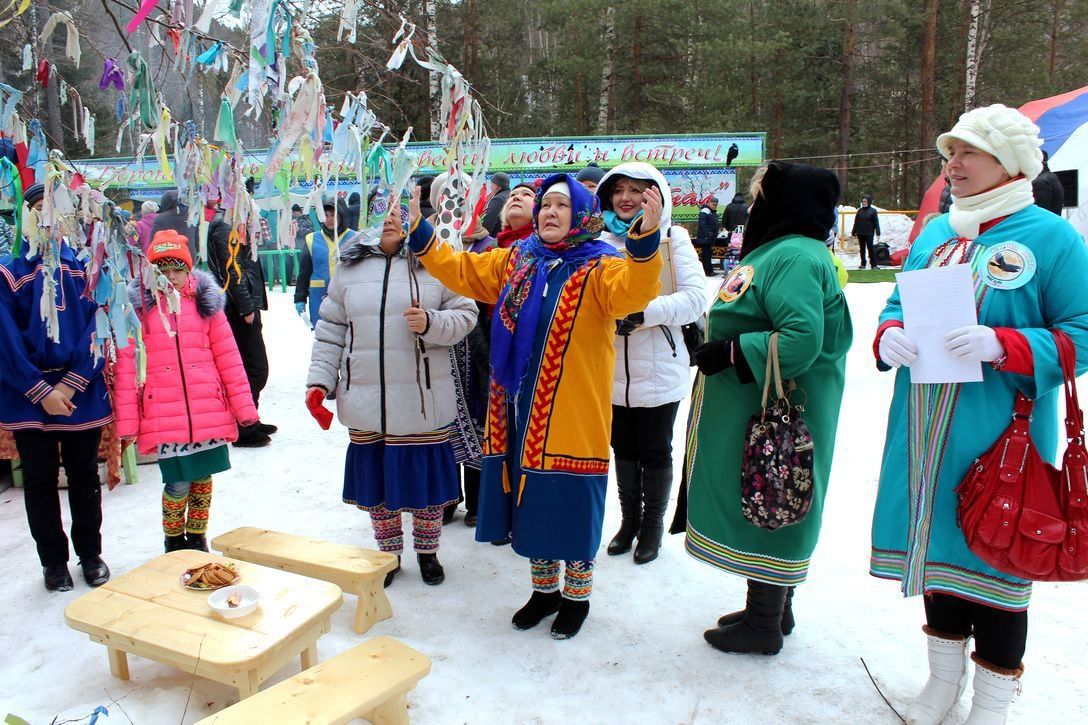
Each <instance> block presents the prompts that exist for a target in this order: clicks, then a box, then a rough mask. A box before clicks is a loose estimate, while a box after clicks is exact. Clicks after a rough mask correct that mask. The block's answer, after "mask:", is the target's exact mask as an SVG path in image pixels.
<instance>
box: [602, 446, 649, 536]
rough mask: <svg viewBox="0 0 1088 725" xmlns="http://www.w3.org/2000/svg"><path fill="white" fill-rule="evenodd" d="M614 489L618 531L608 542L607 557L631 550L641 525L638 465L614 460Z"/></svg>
mask: <svg viewBox="0 0 1088 725" xmlns="http://www.w3.org/2000/svg"><path fill="white" fill-rule="evenodd" d="M616 488H617V489H619V494H620V515H621V516H622V517H623V519H622V521H621V522H620V530H619V531H617V532H616V535H615V536H613V537H612V541H610V542H608V555H609V556H617V555H619V554H626V553H627V552H628V551H630V550H631V544H632V542H634V540H635V536H636V535H637V534H638V529H639V526H641V525H642V481H641V475H640V470H639V467H638V463H636V462H635V461H622V460H620V459H618V458H617V459H616Z"/></svg>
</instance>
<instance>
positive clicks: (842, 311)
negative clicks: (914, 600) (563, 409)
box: [686, 161, 853, 654]
mask: <svg viewBox="0 0 1088 725" xmlns="http://www.w3.org/2000/svg"><path fill="white" fill-rule="evenodd" d="M752 194H753V197H754V199H755V201H754V202H753V204H752V209H751V215H750V217H749V219H748V225H747V226H746V227H745V229H744V243H743V246H742V248H741V257H740V263H739V264H738V265H737V267H736V268H735V269H734V270H733V271H732V272H731V273H730V274H729V275H728V276H727V277H726V279H725V281H724V282H723V283H722V286H721V289H720V290H719V292H718V296H717V298H716V299H715V300H714V302H713V305H712V306H711V309H710V315H709V323H708V328H707V340H708V341H707V342H706V343H705V344H703V345H702V346H701V347H700V348H699V349H697V350H696V352H695V359H696V363H697V364H698V366H699V371H700V372H701V373H702V375H701V376H700V377H699V379H698V380H697V381H696V388H695V393H694V395H693V399H692V414H691V418H690V420H691V425H690V428H689V432H688V466H689V468H688V472H687V473H688V476H687V480H688V482H689V483H688V524H687V541H686V546H687V550H688V553H690V554H691V555H692V556H694V557H695V558H696V559H699V560H700V561H703V562H706V563H707V564H710V565H711V566H714V567H717V568H718V569H721V570H722V571H726V572H729V573H731V574H737V575H739V576H743V577H745V578H747V579H748V597H747V603H746V605H745V608H744V610H743V611H740V612H735V613H733V614H729V615H726V616H724V617H722V618H721V619H720V620H719V622H718V627H717V628H715V629H710V630H707V632H706V633H705V635H704V636H705V638H706V640H707V642H709V643H710V644H711V645H713V646H714V647H716V648H717V649H720V650H722V651H724V652H763V653H765V654H776V653H777V652H778V651H779V650H780V649H781V648H782V636H783V634H788V633H789V632H790V631H791V630H792V629H793V614H792V609H791V607H790V599H792V594H793V587H794V586H795V585H797V584H800V583H801V582H803V581H804V580H805V576H806V575H807V573H808V563H809V558H810V557H811V556H812V550H813V549H814V548H815V547H816V539H817V538H818V537H819V534H820V518H821V515H822V513H823V503H824V495H825V493H826V492H827V478H828V474H829V472H830V470H831V456H832V452H833V451H834V449H835V429H836V425H837V423H838V419H839V405H840V403H841V402H842V392H843V385H844V378H845V363H846V351H847V350H848V349H849V348H850V342H851V340H852V339H853V332H852V328H851V325H850V311H849V310H848V309H847V306H846V298H845V297H844V296H843V293H842V288H841V287H840V285H839V281H838V276H837V274H836V271H835V265H834V264H833V263H832V261H831V258H830V257H829V256H828V254H827V249H826V248H825V247H824V241H823V240H825V239H826V238H827V235H828V230H830V228H831V225H832V223H834V220H835V219H834V216H835V212H834V208H835V204H836V202H837V201H838V197H839V181H838V179H837V178H836V177H835V175H834V174H833V173H831V172H830V171H828V170H826V169H818V168H815V167H811V166H806V165H804V164H790V163H786V162H782V161H772V162H771V163H770V164H769V165H768V166H766V167H765V168H764V169H761V170H760V171H759V172H757V173H756V176H755V178H754V179H753V182H752ZM772 332H777V333H778V337H779V339H778V352H779V360H780V364H781V372H782V378H783V379H784V380H785V379H793V380H795V381H796V383H797V386H798V387H799V388H800V389H801V390H803V391H804V393H803V395H804V396H805V397H806V398H807V401H806V403H805V406H804V419H805V423H806V424H807V426H808V428H809V431H810V432H811V434H812V440H813V445H814V452H815V455H814V458H815V463H814V471H813V473H814V475H813V479H814V480H813V484H814V495H813V501H812V508H811V510H810V511H809V513H808V515H807V516H806V517H805V518H804V519H803V520H802V521H800V522H799V523H797V524H793V525H790V526H784V527H782V528H779V529H777V530H774V531H770V530H766V529H762V528H759V527H757V526H755V525H753V524H751V523H749V522H748V520H747V519H746V518H745V517H744V515H743V513H742V512H741V496H740V490H741V480H740V472H741V456H742V453H743V448H744V438H745V429H746V427H747V424H748V419H749V418H750V417H751V416H752V415H754V414H756V413H758V412H759V410H760V399H761V396H762V392H763V383H764V377H765V371H766V365H767V345H768V340H769V338H770V335H771V333H772ZM797 394H799V393H795V394H794V395H797Z"/></svg>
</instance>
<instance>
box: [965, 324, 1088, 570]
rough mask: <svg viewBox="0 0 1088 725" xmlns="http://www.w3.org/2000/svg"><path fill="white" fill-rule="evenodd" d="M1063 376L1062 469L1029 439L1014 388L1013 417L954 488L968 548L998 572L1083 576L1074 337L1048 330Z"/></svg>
mask: <svg viewBox="0 0 1088 725" xmlns="http://www.w3.org/2000/svg"><path fill="white" fill-rule="evenodd" d="M1052 333H1053V335H1054V342H1055V344H1056V345H1057V348H1058V359H1059V360H1060V361H1061V366H1062V374H1063V376H1064V378H1065V383H1064V387H1065V410H1066V417H1065V437H1066V439H1067V441H1068V447H1067V448H1066V449H1065V456H1064V457H1063V459H1062V468H1061V470H1060V471H1059V470H1058V469H1056V468H1054V466H1052V465H1050V464H1049V463H1047V462H1046V461H1044V460H1043V459H1042V457H1041V456H1040V455H1039V452H1038V450H1037V449H1036V447H1035V443H1034V441H1032V439H1031V429H1030V427H1031V411H1032V407H1033V402H1032V401H1031V400H1030V399H1029V398H1027V397H1026V396H1025V395H1024V394H1023V393H1020V392H1017V394H1016V402H1015V404H1014V406H1013V408H1014V410H1013V416H1012V423H1010V424H1009V427H1008V428H1006V429H1005V432H1004V433H1002V434H1001V437H999V438H998V439H997V441H996V442H995V443H994V444H993V445H992V446H990V448H989V450H987V451H986V452H985V453H984V454H982V456H981V457H979V458H977V459H976V460H975V462H974V464H972V466H971V471H970V472H969V473H968V474H967V477H966V478H964V479H963V482H962V483H960V485H959V486H958V487H957V488H956V495H957V497H958V498H959V506H958V509H957V511H956V517H957V520H958V523H959V525H960V528H962V529H963V534H964V536H965V537H966V539H967V546H968V548H970V549H971V551H972V552H974V553H975V554H976V555H977V556H978V557H979V558H980V559H982V560H983V561H985V562H986V563H987V564H989V565H990V566H992V567H994V568H995V569H997V570H998V571H1003V572H1005V573H1007V574H1012V575H1013V576H1017V577H1020V578H1021V579H1030V580H1035V581H1077V580H1080V579H1088V543H1086V542H1083V541H1081V539H1083V538H1085V536H1088V451H1085V447H1084V413H1083V412H1082V411H1081V409H1080V403H1079V401H1078V400H1077V385H1076V359H1077V351H1076V348H1075V347H1074V346H1073V341H1072V340H1071V339H1070V338H1069V336H1068V335H1066V334H1065V333H1064V332H1061V331H1060V330H1052Z"/></svg>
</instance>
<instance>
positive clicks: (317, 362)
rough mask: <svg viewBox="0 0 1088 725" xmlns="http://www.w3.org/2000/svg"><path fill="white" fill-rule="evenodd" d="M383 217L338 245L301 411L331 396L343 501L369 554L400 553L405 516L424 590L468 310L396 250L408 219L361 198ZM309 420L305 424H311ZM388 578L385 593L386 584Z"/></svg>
mask: <svg viewBox="0 0 1088 725" xmlns="http://www.w3.org/2000/svg"><path fill="white" fill-rule="evenodd" d="M369 203H370V205H371V206H370V214H371V215H380V216H381V217H384V218H385V223H384V226H383V227H382V234H381V238H380V240H379V243H378V244H377V245H374V244H369V243H366V240H365V239H364V238H363V235H361V234H354V235H352V237H350V238H349V239H348V240H346V241H345V243H344V246H343V248H342V249H341V251H340V265H339V267H338V269H337V271H336V276H335V277H334V278H333V280H332V284H331V285H330V286H329V296H328V297H327V298H326V300H325V302H324V304H322V305H321V318H320V320H319V321H318V323H317V332H316V334H315V338H314V347H313V353H312V356H311V360H310V372H309V375H308V377H307V381H306V387H307V391H306V399H307V407H309V408H311V409H315V408H316V407H319V406H321V402H322V401H323V400H324V399H325V398H326V397H328V396H329V394H330V393H333V392H334V391H335V393H336V411H337V415H338V416H339V418H340V422H341V423H343V424H344V425H345V426H346V427H347V428H348V429H349V431H350V436H351V443H350V444H349V446H348V452H347V462H346V464H345V472H344V489H343V500H344V502H345V503H349V504H351V505H353V506H358V507H359V508H360V509H363V510H364V511H369V512H370V520H371V523H373V525H374V537H375V539H377V542H378V548H379V549H381V550H382V551H385V552H389V553H393V554H396V555H397V557H398V561H399V557H400V555H401V552H402V551H403V547H404V543H403V533H402V528H401V513H403V512H411V513H412V528H413V532H412V534H413V539H414V544H415V551H416V559H417V560H418V562H419V569H420V574H421V575H422V577H423V582H424V583H425V584H431V585H435V584H441V583H442V582H443V581H444V580H445V572H444V570H443V568H442V565H441V563H439V561H438V541H439V537H440V536H441V533H442V508H443V507H444V506H445V505H446V504H448V503H450V502H453V501H456V500H457V498H458V494H459V485H458V481H457V462H456V459H455V453H454V450H453V444H452V443H451V437H452V436H453V435H454V428H455V427H456V420H455V419H456V416H457V402H456V398H455V389H454V380H453V371H452V363H451V357H450V351H449V347H450V346H451V345H454V344H455V343H457V342H459V341H460V340H461V339H463V338H464V337H465V335H467V334H468V333H469V331H470V330H471V329H472V327H473V325H474V324H475V322H476V305H475V304H474V303H473V302H472V300H469V299H467V298H465V297H461V296H459V295H456V294H454V293H452V292H450V291H449V290H447V289H446V288H445V287H443V285H442V284H441V283H440V282H438V281H437V280H436V279H434V277H432V276H431V275H430V274H428V273H427V271H426V270H424V269H423V268H422V267H421V266H420V264H419V261H418V260H417V259H416V257H415V256H414V255H413V254H411V253H410V252H409V250H408V248H407V246H406V245H405V244H404V238H405V227H406V226H407V223H408V209H407V208H406V207H404V206H402V205H401V204H400V203H395V204H394V205H393V206H392V208H391V209H389V210H388V212H387V210H386V208H385V204H386V202H385V201H384V200H380V201H378V202H377V203H375V201H374V197H372V198H371V199H370V200H369ZM315 417H316V416H315ZM399 570H400V566H399V564H398V566H397V569H396V570H395V571H393V572H390V573H389V574H388V575H387V576H386V579H385V585H386V586H389V584H390V583H391V582H392V581H393V577H394V576H395V574H396V572H397V571H399Z"/></svg>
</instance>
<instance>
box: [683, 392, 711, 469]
mask: <svg viewBox="0 0 1088 725" xmlns="http://www.w3.org/2000/svg"><path fill="white" fill-rule="evenodd" d="M705 381H706V378H705V377H703V374H702V373H699V374H698V375H696V377H695V389H694V390H692V392H691V413H690V414H689V416H688V431H687V438H686V441H685V451H684V460H686V461H687V469H686V470H685V471H684V480H685V481H686V482H687V484H688V486H689V487H690V486H691V474H692V471H694V470H695V454H696V453H697V452H698V448H699V444H698V443H697V442H696V438H697V436H696V431H698V430H699V417H700V416H701V415H702V412H703V385H704V383H705Z"/></svg>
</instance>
